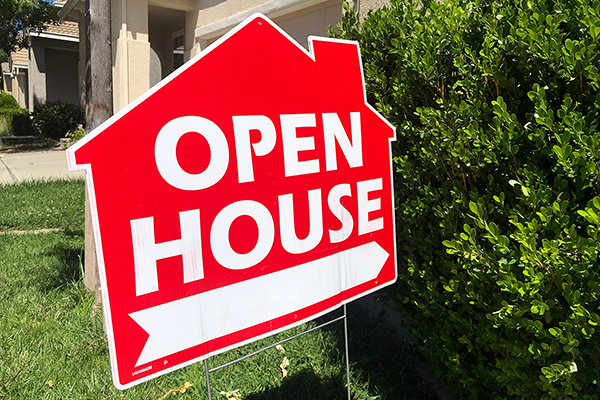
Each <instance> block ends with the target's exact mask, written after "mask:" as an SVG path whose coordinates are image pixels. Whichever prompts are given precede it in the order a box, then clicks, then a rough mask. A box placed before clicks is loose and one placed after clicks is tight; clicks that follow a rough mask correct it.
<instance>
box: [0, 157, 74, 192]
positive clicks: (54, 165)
mask: <svg viewBox="0 0 600 400" xmlns="http://www.w3.org/2000/svg"><path fill="white" fill-rule="evenodd" d="M84 175H85V172H84V171H73V172H71V171H69V168H68V167H67V156H66V154H65V151H64V150H47V151H30V152H24V153H9V154H2V152H1V151H0V184H3V183H17V182H21V181H26V180H33V179H67V178H82V177H83V176H84Z"/></svg>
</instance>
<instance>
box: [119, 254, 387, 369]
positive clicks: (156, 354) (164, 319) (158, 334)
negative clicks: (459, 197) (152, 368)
mask: <svg viewBox="0 0 600 400" xmlns="http://www.w3.org/2000/svg"><path fill="white" fill-rule="evenodd" d="M388 257H389V254H388V253H387V252H386V251H385V250H384V249H383V248H382V247H381V246H379V244H377V243H376V242H370V243H366V244H363V245H360V246H357V247H354V248H351V249H348V250H344V251H341V252H339V253H336V254H332V255H330V256H327V257H323V258H320V259H318V260H314V261H310V262H307V263H305V264H300V265H297V266H295V267H291V268H287V269H284V270H282V271H278V272H274V273H272V274H268V275H263V276H259V277H257V278H253V279H249V280H247V281H243V282H239V283H235V284H233V285H229V286H225V287H222V288H218V289H214V290H211V291H208V292H204V293H200V294H197V295H193V296H189V297H186V298H183V299H180V300H175V301H172V302H170V303H165V304H161V305H159V306H155V307H150V308H147V309H145V310H141V311H136V312H134V313H131V314H129V316H130V317H131V318H133V320H134V321H135V322H136V323H137V324H138V325H139V326H141V327H142V328H143V329H144V330H145V331H146V332H147V333H148V334H149V335H150V337H149V338H148V340H147V341H146V344H145V345H144V348H143V350H142V352H141V354H140V356H139V358H138V360H137V363H136V364H135V366H136V367H137V366H140V365H143V364H146V363H148V362H151V361H154V360H157V359H159V358H162V357H165V356H168V355H170V354H174V353H177V352H179V351H182V350H185V349H187V348H190V347H193V346H197V345H199V344H202V343H205V342H207V341H209V340H212V339H216V338H219V337H222V336H224V335H227V334H230V333H233V332H237V331H239V330H242V329H245V328H249V327H252V326H254V325H258V324H260V323H263V322H266V321H270V320H272V319H274V318H278V317H282V316H284V315H287V314H290V313H293V312H296V311H299V310H301V309H303V308H305V307H308V306H310V305H313V304H316V303H318V302H320V301H323V300H326V299H328V298H331V297H333V296H335V295H337V294H339V293H341V292H342V291H345V290H347V289H350V288H353V287H355V286H358V285H360V284H362V283H365V282H368V281H370V280H372V279H375V278H377V276H378V275H379V272H380V271H381V269H382V268H383V265H384V264H385V261H386V260H387V258H388Z"/></svg>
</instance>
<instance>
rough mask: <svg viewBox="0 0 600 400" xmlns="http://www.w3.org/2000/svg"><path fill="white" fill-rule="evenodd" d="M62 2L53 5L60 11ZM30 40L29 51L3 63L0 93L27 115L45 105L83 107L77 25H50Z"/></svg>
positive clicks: (70, 23)
mask: <svg viewBox="0 0 600 400" xmlns="http://www.w3.org/2000/svg"><path fill="white" fill-rule="evenodd" d="M65 1H66V0H62V1H58V0H57V1H56V2H55V3H54V5H55V6H56V7H62V6H63V5H64V3H65ZM30 40H31V42H30V46H29V49H20V50H18V51H16V52H13V53H11V54H10V57H9V61H8V63H3V65H2V74H3V78H4V79H3V82H4V83H3V90H4V91H5V92H7V93H10V94H12V95H13V97H15V99H17V102H18V103H19V105H21V107H23V108H27V109H29V110H30V111H33V110H34V109H35V108H36V107H37V106H38V105H40V104H43V103H45V102H47V101H62V102H66V103H73V104H82V101H83V97H81V96H80V93H81V88H80V84H79V76H80V72H79V68H80V64H79V54H80V51H79V25H78V23H76V22H72V21H63V22H62V23H61V24H59V25H49V26H48V27H47V29H46V30H44V31H42V32H30Z"/></svg>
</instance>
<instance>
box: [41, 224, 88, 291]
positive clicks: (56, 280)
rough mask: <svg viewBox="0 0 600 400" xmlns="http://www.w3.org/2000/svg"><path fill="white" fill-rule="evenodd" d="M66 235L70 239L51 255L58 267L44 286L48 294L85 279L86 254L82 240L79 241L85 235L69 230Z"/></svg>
mask: <svg viewBox="0 0 600 400" xmlns="http://www.w3.org/2000/svg"><path fill="white" fill-rule="evenodd" d="M64 234H65V235H66V236H67V238H68V239H67V240H64V241H60V242H59V243H58V244H57V245H56V246H55V247H54V248H53V249H52V250H51V253H50V255H51V256H52V257H53V258H54V259H55V260H56V266H55V269H54V270H53V271H50V272H49V273H48V275H47V276H46V279H45V280H44V282H43V284H42V285H43V286H42V289H43V290H44V291H46V292H50V291H52V290H55V289H58V288H61V287H64V286H65V285H67V284H69V283H72V282H77V281H79V280H80V279H82V277H83V264H82V263H83V260H84V252H83V249H82V248H81V245H80V242H81V240H77V239H81V238H82V236H83V233H82V232H80V231H77V230H75V231H70V230H67V231H65V232H64Z"/></svg>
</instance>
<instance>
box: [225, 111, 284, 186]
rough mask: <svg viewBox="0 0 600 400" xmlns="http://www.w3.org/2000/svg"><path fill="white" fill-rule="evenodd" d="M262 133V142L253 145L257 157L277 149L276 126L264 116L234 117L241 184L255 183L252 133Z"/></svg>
mask: <svg viewBox="0 0 600 400" xmlns="http://www.w3.org/2000/svg"><path fill="white" fill-rule="evenodd" d="M252 130H257V131H260V134H261V138H260V141H258V142H256V143H252V149H254V154H256V155H257V156H264V155H266V154H269V153H270V152H271V151H272V150H273V148H274V147H275V139H276V133H275V125H273V122H272V121H271V120H270V119H269V118H268V117H266V116H264V115H239V116H236V115H234V116H233V135H234V137H235V153H236V156H237V168H238V179H239V182H240V183H243V182H253V181H254V166H253V165H252V154H251V151H250V131H252Z"/></svg>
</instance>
